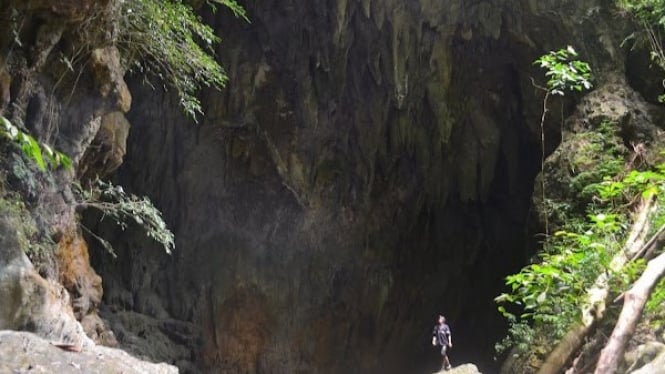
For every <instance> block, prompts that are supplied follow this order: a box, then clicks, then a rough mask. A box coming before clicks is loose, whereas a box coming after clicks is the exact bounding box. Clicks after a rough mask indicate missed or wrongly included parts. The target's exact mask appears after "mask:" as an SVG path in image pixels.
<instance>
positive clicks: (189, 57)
mask: <svg viewBox="0 0 665 374" xmlns="http://www.w3.org/2000/svg"><path fill="white" fill-rule="evenodd" d="M206 3H207V4H208V5H210V6H211V7H212V8H213V10H216V9H217V6H222V7H225V8H228V9H230V10H231V11H232V12H233V13H234V14H235V15H236V16H237V17H241V18H243V19H245V20H247V17H246V15H245V11H244V9H243V8H242V7H241V6H240V5H239V4H238V3H237V2H236V1H235V0H208V1H206ZM120 4H121V6H120V15H119V28H118V29H119V34H118V37H117V40H116V43H117V45H118V47H119V49H120V51H121V54H122V57H123V59H124V64H125V65H126V66H127V67H128V68H129V69H130V70H134V71H135V72H138V73H143V74H147V76H148V77H152V78H157V79H158V80H160V81H161V82H163V83H164V84H165V85H166V86H170V87H172V88H173V89H175V90H176V91H177V93H178V96H179V97H180V104H181V105H182V107H183V109H184V111H185V113H187V114H188V115H189V116H191V117H192V118H194V119H196V116H197V115H199V114H201V113H202V108H201V102H200V101H199V99H198V98H197V97H196V94H197V92H198V91H199V90H200V89H201V88H204V87H214V88H221V87H223V86H224V84H225V82H226V80H227V77H226V75H225V73H224V70H223V69H222V67H221V66H220V65H219V63H218V62H217V61H216V60H215V56H214V46H215V44H216V43H218V42H219V41H220V38H219V37H218V36H217V35H215V32H214V30H213V29H212V28H211V27H210V26H208V25H206V24H204V23H203V22H202V20H201V17H200V16H198V15H197V14H196V13H195V12H194V10H193V9H192V7H191V6H190V5H189V4H188V3H187V2H185V1H181V0H121V1H120Z"/></svg>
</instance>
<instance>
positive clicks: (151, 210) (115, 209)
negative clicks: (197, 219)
mask: <svg viewBox="0 0 665 374" xmlns="http://www.w3.org/2000/svg"><path fill="white" fill-rule="evenodd" d="M76 192H77V195H78V204H77V208H78V209H81V210H84V209H87V208H93V209H96V210H98V211H100V212H101V213H102V215H103V217H106V216H108V217H111V218H113V219H114V220H115V221H116V223H117V224H118V226H120V227H121V228H122V229H123V230H124V229H126V228H127V223H128V222H130V221H134V222H135V223H137V224H138V225H140V226H141V227H142V228H143V229H144V230H145V232H146V235H148V237H150V238H152V239H154V240H155V241H157V242H158V243H160V244H161V245H162V246H163V247H164V250H165V251H166V253H168V254H171V252H172V251H173V249H174V248H175V241H174V236H173V233H172V232H171V231H170V230H169V229H168V227H167V226H166V223H165V222H164V219H163V218H162V213H161V212H160V211H159V209H157V208H156V207H155V206H154V205H153V204H152V202H151V201H150V200H149V199H148V198H147V197H138V196H136V195H134V194H131V193H127V192H125V190H124V189H123V188H122V187H121V186H115V185H113V184H111V183H108V182H104V181H102V180H99V179H98V180H96V181H94V182H93V183H91V185H90V187H88V188H83V187H81V186H78V188H77V190H76ZM103 217H102V218H103ZM88 232H89V230H88ZM91 234H92V233H91ZM93 236H94V237H95V238H96V239H97V240H99V241H100V243H101V244H102V245H103V246H104V247H105V248H106V249H107V250H108V251H109V252H110V253H111V254H114V252H113V250H112V248H111V247H110V244H109V243H108V242H107V241H106V240H104V239H101V238H100V237H99V236H97V235H94V234H93Z"/></svg>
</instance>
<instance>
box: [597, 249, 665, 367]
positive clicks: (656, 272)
mask: <svg viewBox="0 0 665 374" xmlns="http://www.w3.org/2000/svg"><path fill="white" fill-rule="evenodd" d="M664 274H665V253H662V254H661V255H659V256H658V257H656V258H655V259H653V260H651V261H649V264H648V265H647V268H646V270H644V273H642V276H640V278H639V279H638V280H637V281H636V282H635V284H634V285H633V287H631V289H630V290H628V292H626V295H625V296H624V304H623V309H622V310H621V314H620V315H619V320H618V321H617V324H616V326H615V327H614V331H612V335H611V336H610V340H609V341H608V342H607V345H606V346H605V348H603V350H602V352H601V353H600V358H599V359H598V365H597V366H596V371H595V372H594V374H614V373H616V371H617V369H618V367H619V363H620V362H621V360H622V359H623V354H624V351H625V350H626V344H627V343H628V340H630V337H631V336H633V333H634V332H635V328H636V327H637V322H638V321H639V320H640V317H641V316H642V311H643V310H644V305H645V304H646V302H647V300H648V299H649V295H650V294H651V291H652V290H653V288H654V286H655V285H656V284H657V283H658V281H659V280H660V278H662V277H663V275H664Z"/></svg>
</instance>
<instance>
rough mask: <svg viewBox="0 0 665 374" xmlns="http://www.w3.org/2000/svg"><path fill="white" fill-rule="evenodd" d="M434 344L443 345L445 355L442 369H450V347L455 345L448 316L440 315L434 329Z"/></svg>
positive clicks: (442, 352) (442, 350)
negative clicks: (447, 321)
mask: <svg viewBox="0 0 665 374" xmlns="http://www.w3.org/2000/svg"><path fill="white" fill-rule="evenodd" d="M432 345H433V346H437V345H439V346H441V356H442V357H443V363H442V365H441V370H450V368H451V366H450V360H448V349H450V348H452V347H453V340H452V334H451V333H450V327H449V326H448V324H447V323H446V317H444V316H442V315H439V321H438V323H437V324H436V325H434V329H433V330H432Z"/></svg>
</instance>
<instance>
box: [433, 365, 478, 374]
mask: <svg viewBox="0 0 665 374" xmlns="http://www.w3.org/2000/svg"><path fill="white" fill-rule="evenodd" d="M439 373H446V374H482V373H481V372H480V371H478V368H477V367H476V365H474V364H464V365H460V366H455V367H454V368H452V369H450V370H442V371H437V372H436V373H435V374H439Z"/></svg>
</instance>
